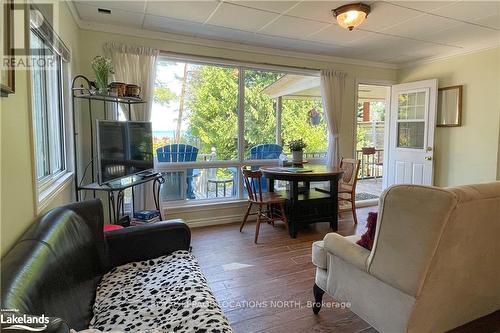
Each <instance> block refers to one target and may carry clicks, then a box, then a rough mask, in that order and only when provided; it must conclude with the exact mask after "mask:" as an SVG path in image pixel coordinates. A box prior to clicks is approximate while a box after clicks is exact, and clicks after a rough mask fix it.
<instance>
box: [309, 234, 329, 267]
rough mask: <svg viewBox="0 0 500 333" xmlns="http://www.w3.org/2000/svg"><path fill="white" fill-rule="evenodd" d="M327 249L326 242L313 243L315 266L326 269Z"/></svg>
mask: <svg viewBox="0 0 500 333" xmlns="http://www.w3.org/2000/svg"><path fill="white" fill-rule="evenodd" d="M326 261H327V258H326V251H325V242H324V241H316V242H314V243H313V245H312V262H313V264H314V266H316V267H318V268H322V269H326Z"/></svg>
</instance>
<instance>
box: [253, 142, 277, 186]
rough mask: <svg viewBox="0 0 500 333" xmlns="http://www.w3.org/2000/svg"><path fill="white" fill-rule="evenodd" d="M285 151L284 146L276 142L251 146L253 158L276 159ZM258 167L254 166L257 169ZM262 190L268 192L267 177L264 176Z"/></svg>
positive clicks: (254, 169)
mask: <svg viewBox="0 0 500 333" xmlns="http://www.w3.org/2000/svg"><path fill="white" fill-rule="evenodd" d="M282 152H283V147H281V146H280V145H277V144H274V143H264V144H260V145H256V146H253V147H252V148H250V159H251V160H274V159H278V158H279V157H280V155H281V153H282ZM257 169H258V167H252V170H253V171H256V170H257ZM261 181H262V191H263V192H267V179H266V177H264V176H262V178H261Z"/></svg>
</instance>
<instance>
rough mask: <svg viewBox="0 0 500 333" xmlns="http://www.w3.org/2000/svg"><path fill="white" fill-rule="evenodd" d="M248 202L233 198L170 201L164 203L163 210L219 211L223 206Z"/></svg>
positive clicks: (180, 211)
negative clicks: (203, 200)
mask: <svg viewBox="0 0 500 333" xmlns="http://www.w3.org/2000/svg"><path fill="white" fill-rule="evenodd" d="M246 203H248V200H247V199H232V200H210V201H206V202H200V201H187V202H182V201H178V202H169V203H163V204H162V210H164V211H167V212H168V213H183V212H208V211H217V210H220V209H221V208H223V207H224V208H226V207H231V206H241V205H244V204H246Z"/></svg>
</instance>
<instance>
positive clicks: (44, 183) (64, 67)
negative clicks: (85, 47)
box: [26, 26, 73, 213]
mask: <svg viewBox="0 0 500 333" xmlns="http://www.w3.org/2000/svg"><path fill="white" fill-rule="evenodd" d="M32 34H34V35H36V36H37V37H38V38H39V39H40V40H41V42H42V43H43V45H44V53H43V54H39V56H43V57H44V56H46V55H47V54H46V51H45V48H47V49H50V51H51V52H52V54H53V56H54V57H55V59H56V61H57V67H58V68H57V69H56V70H57V74H56V77H57V83H56V84H57V87H58V88H57V89H58V92H57V112H58V127H59V140H58V141H59V142H58V143H57V146H58V150H60V159H61V160H60V161H59V163H60V168H58V169H57V170H52V167H53V166H52V165H51V164H52V161H51V151H52V150H53V145H51V142H50V134H49V131H50V125H51V119H50V115H49V112H50V109H49V106H48V101H49V96H48V95H49V94H48V92H47V91H48V89H47V88H48V85H47V83H48V81H47V73H46V70H44V69H42V70H41V72H42V76H43V78H42V82H43V88H42V97H41V102H42V109H43V110H42V113H43V119H44V120H43V127H44V133H43V137H44V141H46V142H44V152H43V155H44V159H43V161H42V163H44V171H45V170H48V172H46V173H45V174H44V175H43V176H41V177H39V176H38V171H37V169H38V163H40V161H39V160H38V155H39V154H38V151H37V135H36V131H37V128H36V126H35V123H36V120H35V118H36V112H37V110H35V105H34V103H33V100H34V94H35V89H34V86H33V69H30V70H29V74H28V88H29V103H30V109H31V111H30V115H31V133H32V144H33V148H32V161H33V162H32V165H33V182H34V185H35V189H36V190H35V191H34V196H35V202H36V212H37V213H39V212H40V211H41V210H43V209H44V208H45V207H46V206H47V204H48V203H49V201H50V199H51V198H53V197H54V196H55V195H57V194H59V193H60V192H61V191H62V189H63V188H64V187H65V186H66V185H68V184H70V183H71V179H72V175H73V173H72V172H71V171H70V170H69V165H70V162H69V160H68V156H69V155H70V154H69V153H68V145H67V138H68V135H69V134H68V129H69V127H68V126H66V124H67V123H66V120H67V117H66V111H67V110H66V104H67V103H66V102H67V101H66V98H67V94H66V91H65V89H66V85H65V82H66V81H67V80H65V77H66V76H67V75H69V68H68V64H69V61H68V60H66V59H65V58H64V57H63V55H61V54H60V52H59V51H58V50H57V49H56V48H55V46H54V44H53V42H51V41H50V40H48V39H47V38H45V37H44V35H43V34H42V33H40V31H39V30H37V29H36V28H34V27H32V26H30V29H27V31H26V35H27V43H28V46H29V49H30V50H31V49H32V48H31V47H32V44H31V42H32V41H31V36H32Z"/></svg>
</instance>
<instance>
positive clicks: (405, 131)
mask: <svg viewBox="0 0 500 333" xmlns="http://www.w3.org/2000/svg"><path fill="white" fill-rule="evenodd" d="M437 89H438V82H437V80H436V79H433V80H425V81H418V82H410V83H404V84H397V85H394V86H392V91H391V108H390V112H389V117H388V120H389V122H388V128H387V130H386V140H385V142H386V143H385V151H386V152H387V154H385V161H384V165H385V168H386V170H387V172H384V179H383V187H384V188H386V187H387V186H390V185H393V184H419V185H432V184H433V153H434V128H435V125H436V104H437V103H436V99H437Z"/></svg>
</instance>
